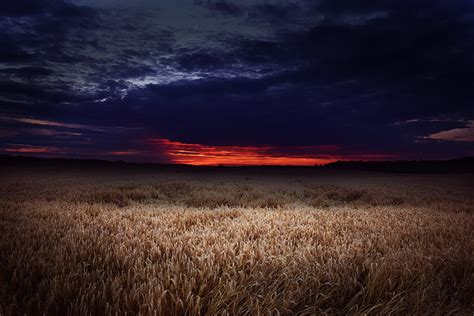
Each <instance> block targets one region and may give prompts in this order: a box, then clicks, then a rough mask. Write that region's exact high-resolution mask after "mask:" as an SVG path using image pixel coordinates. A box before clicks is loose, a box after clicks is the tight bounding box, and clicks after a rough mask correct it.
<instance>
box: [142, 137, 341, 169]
mask: <svg viewBox="0 0 474 316" xmlns="http://www.w3.org/2000/svg"><path fill="white" fill-rule="evenodd" d="M151 142H152V143H153V144H154V145H157V146H158V147H159V148H160V149H161V150H162V151H163V153H164V154H165V155H166V156H167V157H168V159H169V160H170V162H172V163H176V164H187V165H195V166H216V165H229V166H230V165H234V166H243V165H245V166H252V165H260V166H283V165H292V166H314V165H323V164H328V163H331V162H335V161H337V160H338V157H335V156H331V155H328V154H321V155H319V156H320V157H314V156H315V155H316V154H314V153H312V154H307V153H291V154H282V153H278V149H280V148H279V147H272V146H262V147H256V146H210V145H202V144H188V143H183V142H179V141H171V140H169V139H162V138H160V139H152V140H151ZM285 148H286V149H291V150H295V151H296V152H297V151H298V150H300V151H311V149H313V150H314V151H334V150H336V149H337V148H338V147H337V146H334V145H331V146H309V147H297V146H295V147H285Z"/></svg>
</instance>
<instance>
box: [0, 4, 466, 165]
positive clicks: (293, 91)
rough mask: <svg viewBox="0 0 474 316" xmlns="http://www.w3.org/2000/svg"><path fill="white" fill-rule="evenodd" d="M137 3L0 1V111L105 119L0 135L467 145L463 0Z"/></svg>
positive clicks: (415, 151)
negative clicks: (77, 128) (89, 4)
mask: <svg viewBox="0 0 474 316" xmlns="http://www.w3.org/2000/svg"><path fill="white" fill-rule="evenodd" d="M20 2H22V1H20ZM20 2H19V3H20ZM99 2H100V1H99ZM47 3H48V5H46V4H47ZM112 3H113V1H112ZM143 3H145V4H143V7H141V8H140V6H138V5H137V6H136V7H135V6H134V7H133V8H128V9H123V8H122V9H121V8H119V7H118V6H117V8H115V7H114V8H111V7H107V5H105V4H104V5H103V6H101V7H100V8H90V7H84V6H82V4H81V2H77V4H71V3H66V2H61V1H32V2H29V1H24V2H23V4H24V6H16V5H12V6H8V5H4V4H2V5H0V14H1V15H3V16H4V17H3V18H2V17H0V28H2V30H3V31H4V32H2V33H1V34H0V44H1V45H2V46H3V47H5V49H2V50H0V63H1V64H0V66H1V69H0V79H1V80H0V101H1V102H2V103H1V104H0V114H3V115H7V116H12V115H17V116H24V117H26V116H28V117H37V118H38V119H41V120H46V121H48V120H50V121H54V122H67V123H68V124H70V123H72V122H75V123H76V124H79V125H83V126H102V127H104V128H103V130H101V132H97V131H92V132H91V131H84V130H83V131H70V130H66V131H65V130H63V129H65V128H66V129H67V127H64V126H63V127H60V126H56V127H54V128H51V127H48V128H49V130H51V129H53V131H46V130H45V129H48V128H45V127H44V126H24V124H23V123H22V124H19V125H18V126H16V125H15V126H9V130H8V133H6V132H5V133H3V135H10V136H11V135H13V134H12V133H13V132H14V131H15V130H18V131H20V132H21V133H20V134H18V135H19V136H16V138H15V137H13V138H10V139H7V138H3V139H2V138H0V141H2V144H3V145H2V146H6V145H5V144H7V143H17V144H27V143H28V140H30V142H31V143H34V144H33V145H35V146H37V147H41V146H46V147H48V148H53V147H58V148H59V147H61V143H62V144H63V145H64V144H65V141H64V139H63V138H64V137H68V138H69V139H68V142H71V144H73V145H71V146H72V147H74V146H76V147H74V148H76V150H77V151H78V152H79V151H80V149H83V150H84V151H86V152H88V153H89V154H93V152H94V151H96V152H97V153H99V152H121V153H126V152H133V153H137V152H146V151H147V150H149V147H147V146H149V144H148V143H147V139H156V138H164V139H171V140H176V141H182V142H184V143H198V144H207V145H221V146H225V145H245V146H261V145H270V146H282V148H288V147H285V146H321V145H324V146H326V145H329V146H337V148H339V154H341V155H342V154H344V155H349V154H350V153H359V154H360V153H364V152H365V153H376V152H379V153H389V154H391V155H393V156H394V157H411V158H413V157H414V156H415V157H414V158H418V155H422V156H423V155H425V156H427V157H449V156H456V155H465V154H470V153H472V142H470V141H469V139H470V138H469V137H468V136H469V135H470V134H469V133H471V132H472V128H471V127H470V126H471V125H470V121H471V120H472V119H473V118H474V110H473V107H472V104H470V102H471V100H472V99H473V97H474V92H473V91H474V89H473V88H474V86H473V81H472V75H473V74H474V57H473V56H474V42H473V41H472V38H473V35H474V9H473V7H474V6H473V5H472V4H471V2H470V1H449V2H447V1H423V0H414V1H368V0H364V1H349V0H346V1H342V0H331V1H329V0H324V1H318V2H316V1H304V0H300V1H296V0H295V1H266V2H260V1H238V2H237V1H198V2H196V1H194V2H193V1H191V0H190V1H189V3H188V4H186V3H184V2H183V4H182V7H181V6H180V7H179V8H178V7H175V6H174V4H173V3H172V2H169V3H168V2H167V1H164V3H165V4H167V5H169V6H168V7H167V6H165V7H163V8H160V10H155V7H153V10H151V5H150V6H149V7H148V6H147V5H146V3H147V2H146V1H144V2H143ZM192 3H195V4H197V6H192ZM187 5H188V6H187ZM166 10H168V11H166ZM186 10H189V12H191V13H192V14H188V13H186V12H188V11H186ZM169 12H172V13H173V12H174V13H173V14H174V15H171V13H169ZM170 16H171V18H170ZM404 122H409V123H404ZM117 126H119V127H123V128H127V129H129V130H130V131H132V130H133V132H128V133H123V132H121V131H119V130H117V129H116V127H117ZM35 129H40V131H37V132H36V134H35V132H34V131H33V130H35ZM443 132H445V133H443ZM60 133H63V134H60ZM64 133H66V134H64ZM68 133H69V134H68ZM74 133H75V134H74ZM440 133H442V134H440ZM466 133H468V134H467V135H468V136H466ZM79 134H80V135H79ZM35 135H36V136H35ZM54 135H55V137H53V136H54ZM432 135H434V136H432ZM52 137H53V138H54V140H52ZM58 137H59V139H58ZM449 137H453V138H457V139H464V140H467V141H462V142H459V141H455V139H454V142H452V141H450V140H449ZM90 139H94V140H96V142H97V143H96V144H94V142H91V141H90ZM74 144H75V145H74ZM62 147H64V146H62ZM26 150H28V149H26ZM38 150H41V149H38ZM154 159H160V158H159V154H157V156H156V157H154Z"/></svg>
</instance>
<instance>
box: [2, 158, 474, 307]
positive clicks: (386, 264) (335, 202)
mask: <svg viewBox="0 0 474 316" xmlns="http://www.w3.org/2000/svg"><path fill="white" fill-rule="evenodd" d="M472 178H473V177H472V174H386V173H376V172H371V173H369V172H360V171H357V172H356V171H346V172H343V171H321V170H316V169H311V168H260V169H259V168H187V167H173V168H164V169H160V168H150V169H147V168H126V169H124V170H122V169H121V168H120V167H117V166H111V167H107V168H74V167H71V168H64V167H60V168H51V167H49V168H38V167H35V168H25V167H18V166H12V167H2V170H1V180H0V236H1V237H0V314H1V315H18V314H28V315H38V314H47V315H53V314H54V315H55V314H68V315H79V314H80V315H87V314H89V315H116V314H128V315H130V314H142V315H154V314H157V315H182V314H187V315H216V314H219V315H221V314H222V315H226V314H227V315H236V314H239V315H240V314H247V315H257V314H261V315H265V314H396V315H405V314H446V313H454V314H461V315H462V314H466V315H472V313H473V311H474V243H473V240H474V194H473V192H474V187H473V182H472Z"/></svg>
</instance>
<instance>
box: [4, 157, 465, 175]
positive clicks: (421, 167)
mask: <svg viewBox="0 0 474 316" xmlns="http://www.w3.org/2000/svg"><path fill="white" fill-rule="evenodd" d="M9 167H20V168H26V169H28V168H35V169H37V168H40V169H43V170H45V169H46V170H61V169H76V170H81V169H100V170H117V169H120V170H143V171H146V170H150V169H154V170H157V169H158V170H163V171H173V172H180V171H194V172H200V171H222V170H223V169H225V170H226V171H236V172H239V171H244V170H245V171H252V172H261V171H271V172H273V171H279V172H292V171H297V170H301V171H304V172H307V171H309V170H318V171H326V170H327V171H337V170H340V171H376V172H389V173H474V157H466V158H460V159H452V160H411V161H408V160H400V161H337V162H334V163H330V164H327V165H323V166H306V167H304V166H303V167H301V166H190V165H173V164H156V163H132V162H124V161H108V160H96V159H67V158H37V157H29V156H9V155H0V168H2V169H4V170H7V169H8V168H9Z"/></svg>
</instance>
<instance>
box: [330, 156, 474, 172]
mask: <svg viewBox="0 0 474 316" xmlns="http://www.w3.org/2000/svg"><path fill="white" fill-rule="evenodd" d="M323 168H324V169H332V170H364V171H381V172H395V173H458V172H474V157H466V158H460V159H452V160H399V161H337V162H334V163H330V164H328V165H326V166H323Z"/></svg>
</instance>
